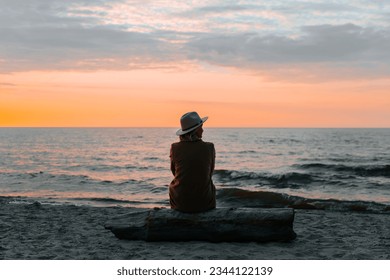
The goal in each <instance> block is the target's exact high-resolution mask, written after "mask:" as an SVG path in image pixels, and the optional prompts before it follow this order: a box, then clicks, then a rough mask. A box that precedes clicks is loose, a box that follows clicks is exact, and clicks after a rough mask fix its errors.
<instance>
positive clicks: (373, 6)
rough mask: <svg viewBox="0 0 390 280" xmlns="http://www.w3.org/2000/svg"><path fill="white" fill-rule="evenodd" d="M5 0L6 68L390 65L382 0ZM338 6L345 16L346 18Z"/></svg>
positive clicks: (372, 70)
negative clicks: (346, 0)
mask: <svg viewBox="0 0 390 280" xmlns="http://www.w3.org/2000/svg"><path fill="white" fill-rule="evenodd" d="M231 3H233V4H231ZM0 5H1V7H2V9H1V10H0V72H3V73H9V72H15V71H27V70H68V69H72V70H81V71H94V70H97V69H110V70H129V69H134V68H156V67H157V68H158V67H172V66H173V65H179V64H182V63H187V62H193V63H198V62H199V64H204V63H206V64H211V65H218V66H225V67H233V68H236V69H240V70H243V71H249V72H252V73H255V74H261V75H266V76H268V77H272V78H277V79H280V78H286V77H292V78H294V79H295V77H304V78H305V79H306V78H307V77H312V78H313V79H314V80H316V79H317V78H320V77H321V76H322V77H324V79H328V78H329V79H331V78H332V79H333V78H335V77H337V78H353V77H362V76H363V77H364V76H366V77H369V78H376V77H384V76H389V74H390V69H389V65H390V54H389V52H388V49H390V35H389V34H390V32H389V31H390V30H389V29H390V26H389V24H387V25H386V24H384V21H383V20H381V21H373V20H372V19H373V18H381V17H382V16H383V15H385V14H386V13H389V9H390V7H389V6H386V5H384V4H381V2H380V1H376V2H370V1H368V2H367V1H357V4H355V2H354V4H351V3H350V4H343V3H341V2H340V3H339V2H337V1H336V2H332V3H329V2H326V1H324V2H321V1H320V2H299V3H297V2H296V1H274V2H270V3H267V4H264V2H262V4H259V3H258V2H256V1H239V2H237V1H235V2H230V1H217V0H215V1H198V2H196V5H195V4H193V2H187V1H176V2H175V1H173V2H172V3H170V4H169V5H168V4H167V3H166V2H160V1H157V2H156V1H146V2H145V1H140V0H133V1H129V0H127V1H126V0H111V1H109V0H67V1H60V0H30V1H22V0H0ZM365 5H366V6H367V9H366V10H364V9H363V8H362V7H364V6H365ZM340 12H342V13H344V14H343V15H347V16H346V17H345V18H342V19H338V18H340V16H339V13H340ZM346 22H349V23H346ZM351 22H353V23H351Z"/></svg>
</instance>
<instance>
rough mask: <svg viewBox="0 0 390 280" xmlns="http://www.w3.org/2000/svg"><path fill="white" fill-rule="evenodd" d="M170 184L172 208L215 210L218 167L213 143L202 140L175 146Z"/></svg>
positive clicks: (172, 149)
mask: <svg viewBox="0 0 390 280" xmlns="http://www.w3.org/2000/svg"><path fill="white" fill-rule="evenodd" d="M170 157H171V170H172V173H173V175H174V176H175V178H174V179H173V180H172V182H171V184H170V185H169V198H170V204H171V208H173V209H176V210H179V211H182V212H202V211H206V210H209V209H213V208H215V205H216V199H215V186H214V184H213V181H212V178H211V176H212V175H213V171H214V165H215V149H214V144H213V143H208V142H203V141H202V140H199V141H194V142H187V141H181V142H178V143H173V144H172V146H171V153H170Z"/></svg>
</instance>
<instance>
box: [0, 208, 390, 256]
mask: <svg viewBox="0 0 390 280" xmlns="http://www.w3.org/2000/svg"><path fill="white" fill-rule="evenodd" d="M128 212H129V209H126V208H120V207H112V208H96V207H88V206H71V205H68V206H53V205H41V204H38V203H35V204H24V205H21V204H13V203H8V202H4V201H3V202H1V201H0V259H8V260H13V259H23V260H29V259H35V260H38V259H60V260H68V259H71V260H81V259H89V260H96V259H101V260H109V259H110V260H123V259H137V260H141V259H147V260H156V259H158V260H159V259H206V260H207V259H240V260H243V259H269V260H273V259H276V260H285V259H287V260H299V259H304V260H311V259H319V260H328V259H332V260H341V259H350V260H358V259H363V260H370V259H374V260H379V259H390V213H383V214H373V213H359V212H332V211H323V210H296V215H295V222H294V230H295V232H296V233H297V235H298V237H297V239H296V240H294V241H292V242H287V243H281V242H270V243H254V242H251V243H209V242H195V241H192V242H144V241H128V240H119V239H117V238H116V237H115V236H114V235H113V234H112V233H111V232H110V231H109V230H106V229H105V228H104V224H105V223H106V222H107V221H109V220H110V219H111V218H113V217H115V216H118V215H122V214H126V213H128Z"/></svg>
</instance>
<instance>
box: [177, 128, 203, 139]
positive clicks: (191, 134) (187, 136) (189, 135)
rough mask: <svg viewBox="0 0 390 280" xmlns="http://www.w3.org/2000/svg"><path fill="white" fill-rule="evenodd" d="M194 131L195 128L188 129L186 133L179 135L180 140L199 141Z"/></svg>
mask: <svg viewBox="0 0 390 280" xmlns="http://www.w3.org/2000/svg"><path fill="white" fill-rule="evenodd" d="M196 131H197V129H195V130H193V131H190V132H188V133H186V134H183V135H180V141H187V142H195V141H199V140H200V138H199V137H198V135H196Z"/></svg>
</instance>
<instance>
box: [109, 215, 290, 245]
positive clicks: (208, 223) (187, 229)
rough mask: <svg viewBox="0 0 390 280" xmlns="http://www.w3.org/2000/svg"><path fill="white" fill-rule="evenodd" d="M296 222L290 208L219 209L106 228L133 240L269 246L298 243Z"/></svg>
mask: <svg viewBox="0 0 390 280" xmlns="http://www.w3.org/2000/svg"><path fill="white" fill-rule="evenodd" d="M293 222H294V209H290V208H272V209H265V208H216V209H213V210H210V211H207V212H202V213H190V214H189V213H182V212H179V211H176V210H172V209H168V208H155V209H147V210H143V211H138V212H133V213H130V214H128V215H125V216H122V217H120V218H118V219H116V220H115V221H112V222H111V223H109V224H107V225H106V226H105V227H106V229H109V230H111V231H112V232H113V233H114V234H115V236H116V237H118V238H120V239H129V240H146V241H191V240H200V241H211V242H227V241H234V242H250V241H255V242H266V241H288V240H293V239H295V237H296V234H295V232H294V230H293Z"/></svg>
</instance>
